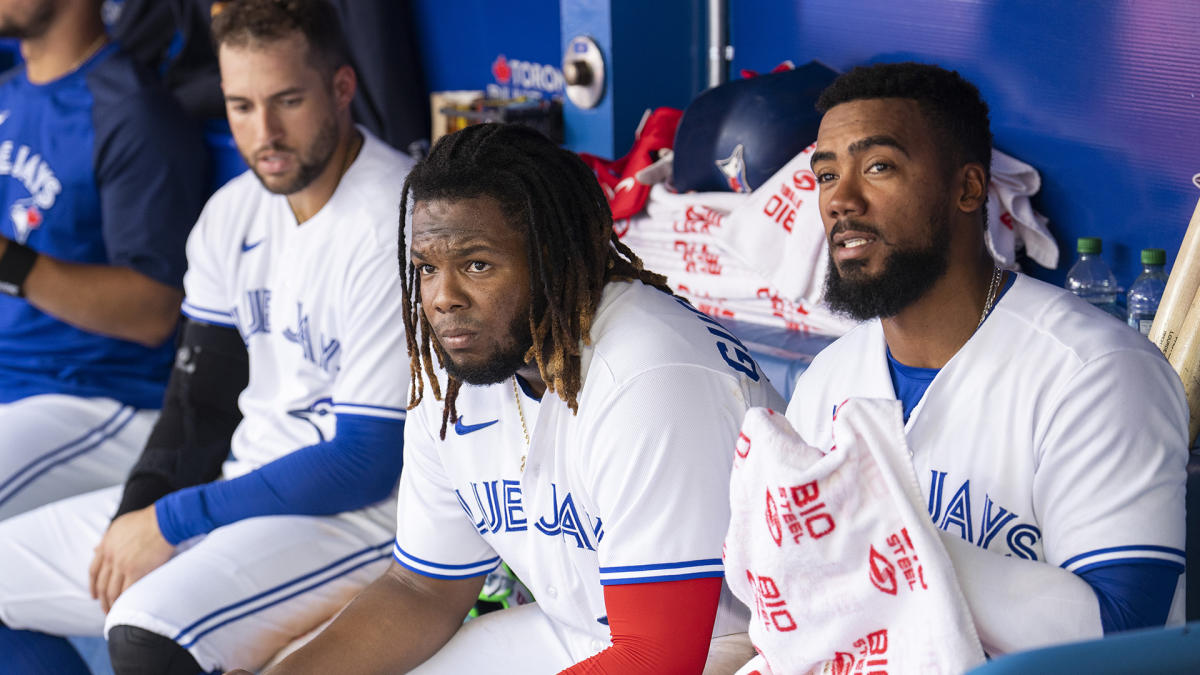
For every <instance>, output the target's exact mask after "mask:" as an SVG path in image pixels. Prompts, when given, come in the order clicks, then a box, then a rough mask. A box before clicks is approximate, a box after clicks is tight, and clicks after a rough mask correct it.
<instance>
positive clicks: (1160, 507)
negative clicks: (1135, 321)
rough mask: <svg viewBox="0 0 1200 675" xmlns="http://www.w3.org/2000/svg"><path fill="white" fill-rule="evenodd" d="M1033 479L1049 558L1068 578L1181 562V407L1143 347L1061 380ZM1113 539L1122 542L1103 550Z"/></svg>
mask: <svg viewBox="0 0 1200 675" xmlns="http://www.w3.org/2000/svg"><path fill="white" fill-rule="evenodd" d="M1056 399H1057V407H1056V409H1055V410H1054V412H1053V414H1051V415H1047V416H1046V419H1048V420H1049V423H1048V424H1047V427H1046V428H1045V429H1038V430H1036V433H1037V435H1038V436H1039V437H1040V438H1038V439H1037V442H1036V447H1038V448H1039V449H1040V454H1041V456H1040V457H1037V458H1035V459H1036V461H1037V462H1038V466H1037V470H1036V472H1035V474H1034V476H1033V506H1034V510H1035V512H1036V513H1037V514H1038V515H1039V520H1040V521H1041V523H1042V525H1043V528H1044V533H1043V534H1044V536H1045V539H1044V541H1043V546H1044V550H1045V554H1046V559H1047V561H1048V562H1050V563H1051V564H1054V565H1058V566H1061V567H1063V568H1065V569H1067V570H1070V571H1072V572H1075V573H1081V572H1085V571H1087V570H1088V569H1090V568H1092V567H1096V566H1101V565H1104V564H1105V563H1111V562H1113V561H1120V562H1146V561H1156V562H1159V563H1166V564H1170V565H1178V566H1179V567H1180V568H1182V565H1183V542H1184V521H1185V514H1184V490H1185V487H1184V483H1183V481H1180V480H1179V476H1181V475H1182V474H1183V473H1184V472H1185V471H1186V466H1187V452H1186V450H1185V448H1187V438H1186V431H1187V428H1188V408H1187V403H1186V399H1185V397H1184V395H1183V388H1182V384H1181V383H1180V381H1179V377H1178V375H1176V374H1175V372H1174V371H1173V370H1172V369H1171V368H1170V366H1169V365H1168V364H1167V362H1166V360H1165V359H1163V358H1161V356H1159V355H1158V354H1155V353H1151V352H1149V351H1144V352H1135V351H1132V350H1120V351H1114V352H1112V353H1111V354H1109V355H1107V356H1101V357H1099V358H1096V359H1094V360H1092V361H1090V362H1088V363H1087V364H1085V365H1084V366H1083V368H1081V369H1080V370H1079V371H1078V372H1077V373H1076V374H1075V375H1074V377H1072V378H1071V379H1070V381H1068V382H1066V383H1064V385H1063V388H1062V390H1061V393H1060V394H1059V395H1058V396H1057V397H1056ZM1114 539H1117V540H1118V541H1119V540H1125V545H1104V542H1113V540H1114Z"/></svg>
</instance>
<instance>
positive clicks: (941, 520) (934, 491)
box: [929, 471, 1042, 560]
mask: <svg viewBox="0 0 1200 675" xmlns="http://www.w3.org/2000/svg"><path fill="white" fill-rule="evenodd" d="M946 475H947V472H945V471H930V481H929V517H930V519H931V520H932V521H933V524H934V526H935V527H938V528H939V529H941V530H944V531H947V532H948V531H950V529H951V528H953V529H954V531H955V532H956V533H957V534H958V536H959V537H960V538H961V539H963V540H964V541H967V542H970V543H972V544H975V545H976V546H978V547H979V548H983V549H986V548H989V547H990V546H991V545H992V542H993V541H995V540H996V539H997V537H998V536H999V535H1000V534H1001V533H1003V532H1004V531H1005V530H1006V529H1007V530H1008V533H1007V535H1005V536H1004V537H1002V538H1001V541H1002V542H1003V543H1004V544H1005V545H1007V546H1008V553H1006V555H1015V556H1017V557H1020V558H1026V559H1028V560H1037V559H1038V558H1037V553H1036V546H1037V543H1038V541H1040V540H1041V538H1042V532H1041V530H1040V529H1038V528H1037V526H1035V525H1032V524H1030V523H1021V522H1018V515H1017V514H1016V513H1014V512H1013V511H1010V510H1009V509H1007V508H1005V507H1003V506H1001V505H1000V504H998V503H996V502H995V501H993V500H992V497H991V495H988V494H984V496H983V508H982V509H978V508H976V507H977V506H978V505H974V504H972V500H971V481H970V480H966V481H963V482H962V484H961V485H959V486H958V489H956V490H954V493H953V496H951V497H950V499H949V502H948V503H946V504H943V497H944V495H945V494H946V492H947V490H946ZM943 507H944V508H943ZM974 513H980V514H981V517H980V519H979V521H978V525H979V527H978V528H976V527H975V525H976V521H975V519H974V517H973V515H972V514H974ZM976 533H978V536H976Z"/></svg>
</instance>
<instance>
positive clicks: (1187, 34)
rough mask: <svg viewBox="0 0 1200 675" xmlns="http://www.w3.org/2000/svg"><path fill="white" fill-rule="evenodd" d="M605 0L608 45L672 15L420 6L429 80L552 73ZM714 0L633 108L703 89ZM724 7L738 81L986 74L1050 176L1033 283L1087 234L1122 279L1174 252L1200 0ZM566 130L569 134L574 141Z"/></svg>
mask: <svg viewBox="0 0 1200 675" xmlns="http://www.w3.org/2000/svg"><path fill="white" fill-rule="evenodd" d="M610 4H613V5H619V6H620V7H621V8H623V9H621V10H620V11H614V12H612V13H611V14H609V15H608V16H618V18H617V19H616V20H614V21H612V25H611V27H610V29H611V35H612V36H613V39H614V40H620V39H621V37H622V36H623V35H627V34H630V33H631V32H632V33H639V32H644V30H643V26H644V25H646V23H647V21H645V20H643V19H640V18H639V14H645V13H649V14H648V15H649V16H651V19H650V21H649V22H650V23H653V22H655V21H664V20H667V19H663V17H662V12H663V10H662V9H661V7H662V6H663V3H659V2H642V3H633V4H628V3H620V2H619V0H613V1H612V2H611V3H610V2H607V1H601V0H561V8H560V1H559V0H522V1H515V0H514V1H509V2H485V1H483V0H437V1H435V0H418V1H417V3H416V7H417V8H418V10H417V17H418V18H417V20H418V21H419V22H420V24H421V25H420V34H421V35H422V39H423V40H424V44H423V45H422V51H423V54H422V55H423V59H424V63H425V67H426V70H427V76H428V82H429V84H430V88H431V89H433V90H440V89H462V88H484V87H485V86H486V85H487V84H488V83H496V78H495V75H494V74H493V72H492V66H493V65H494V63H495V61H496V59H497V57H498V56H499V55H501V54H503V55H505V57H506V58H507V59H510V60H511V59H518V60H521V61H524V62H529V63H539V64H547V65H551V66H553V67H557V66H558V64H559V63H560V61H561V44H562V43H563V36H562V35H560V32H561V28H562V25H561V19H560V16H564V15H565V16H568V22H567V23H568V24H570V23H571V20H572V19H571V18H570V17H575V16H578V15H579V14H580V13H585V14H586V13H587V12H592V13H595V12H598V11H603V10H604V8H605V7H607V6H608V5H610ZM668 4H670V3H668ZM704 4H705V3H703V2H701V1H700V0H692V1H691V2H690V3H684V4H683V5H679V7H683V8H684V11H677V12H675V14H676V17H677V19H678V23H679V24H680V26H678V28H679V30H680V33H679V34H678V35H676V36H675V37H673V38H672V39H673V40H676V42H675V43H674V45H673V46H672V48H671V51H670V52H664V54H666V56H663V55H656V54H655V49H656V48H657V47H656V46H655V45H654V44H653V43H651V42H649V41H645V42H643V44H644V47H645V53H644V58H643V60H642V62H641V64H640V67H641V68H642V69H644V70H645V71H646V72H651V71H652V70H653V69H655V68H656V67H676V66H672V65H670V64H669V59H670V58H678V57H679V56H680V43H679V42H678V40H680V39H683V38H682V36H683V35H685V34H686V35H690V36H692V38H693V40H692V41H691V43H690V44H684V45H682V49H683V50H684V54H683V56H682V58H685V59H688V60H690V62H691V69H690V70H687V69H684V70H683V71H681V73H680V74H679V75H678V76H677V77H674V78H673V79H674V80H676V81H678V82H680V83H681V86H680V87H676V88H674V89H673V90H671V91H663V90H661V89H655V88H652V87H642V86H639V83H638V82H637V81H635V80H634V78H625V79H624V80H618V81H617V82H616V95H617V96H618V97H624V98H623V99H619V100H621V101H622V102H623V104H624V106H625V107H626V108H628V109H636V110H637V111H638V112H640V110H641V109H642V108H646V107H653V106H658V105H673V106H676V107H678V106H680V105H683V104H685V103H686V100H687V99H689V98H690V97H691V96H692V95H694V94H695V93H698V92H699V90H700V88H701V87H702V81H700V80H698V79H697V78H696V77H695V73H697V72H702V69H703V63H702V60H703V54H704V45H703V44H702V40H703V36H704V33H703V25H702V24H703V8H704ZM639 6H640V7H639ZM630 7H632V8H633V9H630ZM729 14H730V16H729V21H730V42H731V43H732V45H733V47H734V58H733V62H732V67H731V72H732V73H734V74H736V73H737V71H738V69H741V68H749V69H753V70H759V71H764V70H769V69H770V68H771V67H773V66H774V65H775V64H777V63H779V62H780V61H783V60H784V59H792V60H793V61H795V62H797V63H803V62H806V61H809V60H812V59H817V60H820V61H823V62H824V63H826V64H827V65H829V66H832V67H833V68H836V69H839V70H844V69H848V68H850V67H853V66H854V65H858V64H865V63H876V62H881V61H893V60H916V61H925V62H936V63H939V64H942V65H944V66H947V67H950V68H954V69H957V70H959V71H960V72H962V73H963V74H964V75H965V76H967V77H968V78H970V79H971V80H973V81H974V82H976V83H977V84H978V85H979V86H980V88H981V90H982V91H983V94H984V96H985V97H986V98H987V100H988V101H989V103H990V104H991V106H992V128H993V131H994V133H995V136H996V145H997V147H999V148H1000V149H1002V150H1004V151H1006V152H1008V153H1010V154H1012V155H1014V156H1016V157H1018V158H1020V159H1022V160H1025V161H1027V162H1029V163H1030V164H1032V165H1034V166H1035V167H1036V168H1037V169H1038V170H1039V171H1040V172H1041V174H1042V179H1043V187H1042V191H1041V193H1040V194H1039V195H1038V197H1037V198H1036V199H1035V201H1034V205H1035V207H1036V208H1037V209H1038V210H1039V211H1041V212H1042V213H1044V214H1046V215H1047V216H1048V217H1049V218H1050V221H1051V222H1050V227H1051V230H1052V231H1053V232H1054V234H1055V236H1056V238H1057V240H1058V244H1059V248H1060V250H1061V256H1060V263H1059V267H1058V269H1056V270H1043V269H1040V268H1037V267H1036V265H1033V264H1032V263H1029V264H1027V271H1029V272H1031V273H1033V274H1034V275H1036V276H1039V277H1041V278H1043V279H1046V280H1048V281H1052V282H1054V283H1061V282H1062V280H1063V278H1064V276H1065V274H1066V268H1067V266H1069V264H1070V262H1071V260H1072V259H1073V257H1074V242H1075V238H1076V237H1079V236H1088V235H1096V236H1100V237H1103V238H1104V240H1105V258H1106V259H1108V261H1109V262H1110V264H1111V265H1112V266H1113V268H1114V271H1115V273H1116V274H1117V276H1118V279H1119V281H1120V282H1121V283H1122V285H1126V286H1127V285H1128V284H1129V283H1130V282H1131V280H1132V278H1133V277H1134V276H1135V275H1136V273H1137V271H1138V262H1137V256H1138V252H1139V250H1140V249H1141V248H1143V247H1151V246H1154V247H1160V248H1164V249H1166V250H1167V253H1168V264H1169V263H1170V262H1172V261H1173V259H1174V255H1175V253H1176V250H1177V249H1178V246H1179V242H1180V241H1181V240H1182V238H1183V232H1184V230H1185V228H1186V226H1187V222H1188V219H1189V218H1190V216H1191V213H1192V210H1193V208H1194V207H1195V206H1196V201H1197V198H1200V190H1198V189H1197V187H1196V186H1195V185H1194V184H1193V176H1194V175H1196V174H1197V173H1200V160H1198V159H1196V157H1195V155H1196V153H1197V151H1198V150H1200V100H1198V99H1197V94H1198V93H1200V40H1197V39H1196V36H1197V35H1200V2H1198V1H1196V0H906V1H905V2H891V1H889V0H730V2H729ZM697 17H700V18H699V19H697ZM572 27H573V28H575V29H576V30H578V27H577V26H572ZM608 29H609V28H605V27H604V26H599V28H598V30H608ZM567 37H569V36H567ZM668 57H669V58H668ZM660 64H668V65H665V66H662V65H660ZM501 72H503V71H501ZM527 79H528V78H527ZM543 79H544V80H545V79H546V78H543ZM630 97H632V98H633V100H630ZM628 117H629V116H628V115H626V116H625V117H623V118H621V117H618V118H617V119H608V118H605V119H602V120H599V121H596V120H587V119H585V120H583V123H592V122H597V123H602V124H608V125H611V126H612V127H613V129H612V132H611V133H612V138H613V141H612V147H613V151H612V152H610V153H600V154H608V155H610V156H611V155H619V154H622V153H624V152H625V150H626V149H627V148H628V145H629V143H630V142H631V141H632V135H633V125H634V124H636V119H633V120H632V123H631V122H630V120H629V119H628ZM576 121H577V122H578V120H576ZM571 122H572V120H571V118H570V116H568V125H570V124H571ZM626 127H627V128H626ZM571 138H572V136H571V132H570V130H568V145H572V143H571ZM576 145H577V144H576ZM572 147H575V146H574V145H573V146H572ZM575 149H588V148H586V147H575ZM590 151H593V152H594V151H595V149H591V150H590Z"/></svg>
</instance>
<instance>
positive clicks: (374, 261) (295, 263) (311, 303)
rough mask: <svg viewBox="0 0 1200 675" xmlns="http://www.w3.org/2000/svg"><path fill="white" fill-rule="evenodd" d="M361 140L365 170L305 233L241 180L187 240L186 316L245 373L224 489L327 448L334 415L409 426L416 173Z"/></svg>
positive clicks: (351, 173) (284, 209)
mask: <svg viewBox="0 0 1200 675" xmlns="http://www.w3.org/2000/svg"><path fill="white" fill-rule="evenodd" d="M359 131H360V132H361V133H362V134H363V138H364V141H363V145H362V149H361V150H360V152H359V155H358V157H357V158H356V159H355V161H354V163H353V164H351V165H350V168H349V169H348V170H347V171H346V174H345V175H344V176H343V177H342V180H341V182H340V183H339V184H338V187H337V190H336V191H335V192H334V194H333V196H332V197H331V198H330V199H329V201H328V202H327V203H326V204H325V206H324V207H323V208H322V209H321V210H320V211H319V212H317V214H316V215H314V216H313V217H312V218H310V219H309V220H307V221H305V222H304V223H303V224H301V225H299V226H297V225H296V217H295V215H293V213H292V210H291V207H290V206H289V205H288V202H287V198H286V197H285V196H283V195H277V194H272V193H270V192H267V191H266V190H264V189H263V188H262V184H261V183H260V182H259V181H258V178H257V177H255V176H254V175H253V174H252V173H250V172H246V173H245V174H243V175H241V176H239V177H237V178H235V179H233V180H232V181H230V182H229V183H228V184H227V185H226V186H225V187H223V188H222V189H221V190H219V191H218V192H217V193H216V195H214V196H213V198H212V199H211V200H209V202H208V205H207V206H205V208H204V212H203V213H202V214H201V215H200V220H199V222H197V224H196V227H195V229H194V230H192V234H191V237H190V238H189V240H188V250H187V253H188V261H189V269H188V272H187V275H186V276H185V277H184V289H185V291H186V299H185V300H184V303H183V312H184V314H186V315H187V316H188V317H190V318H192V319H196V320H198V321H204V322H207V323H213V324H218V325H224V326H230V327H235V328H237V329H238V331H239V332H240V333H241V335H242V339H243V340H244V341H245V342H246V349H247V351H248V353H249V359H250V380H249V384H248V385H247V386H246V389H245V390H244V391H243V392H242V394H241V396H240V398H239V399H238V405H239V407H240V408H241V410H242V414H243V416H244V418H243V420H242V422H241V424H240V425H238V428H237V431H236V432H235V433H234V435H233V440H232V452H233V459H232V460H231V461H230V462H229V463H228V464H227V465H226V467H225V476H226V477H227V478H228V477H232V476H236V475H239V474H242V473H245V472H246V471H249V470H251V469H253V468H255V467H257V466H261V465H263V464H265V463H267V462H269V461H271V460H273V459H276V458H278V457H280V456H282V455H285V454H287V453H290V452H292V451H293V450H296V449H297V448H302V447H305V446H309V445H312V444H314V443H318V442H321V441H325V440H329V439H331V438H332V437H333V434H334V421H335V418H334V414H331V413H337V414H353V415H366V416H371V417H381V418H385V419H404V409H405V406H406V405H407V391H406V390H407V387H408V351H407V345H406V344H405V340H404V333H403V325H404V322H403V320H402V317H401V303H400V297H401V295H400V294H401V290H400V276H399V271H398V270H399V266H398V265H399V263H398V262H397V261H398V257H397V247H398V243H397V242H398V230H397V228H398V225H399V222H400V218H399V204H400V193H401V188H402V186H403V177H404V174H406V173H407V172H408V170H409V169H410V168H411V166H412V160H411V159H410V158H409V157H408V156H407V155H403V154H401V153H399V152H397V151H395V150H393V149H392V148H390V147H388V146H387V145H385V144H384V143H383V142H382V141H380V140H378V139H376V138H375V137H374V136H372V135H371V134H370V133H369V132H368V131H366V130H365V129H362V128H360V129H359Z"/></svg>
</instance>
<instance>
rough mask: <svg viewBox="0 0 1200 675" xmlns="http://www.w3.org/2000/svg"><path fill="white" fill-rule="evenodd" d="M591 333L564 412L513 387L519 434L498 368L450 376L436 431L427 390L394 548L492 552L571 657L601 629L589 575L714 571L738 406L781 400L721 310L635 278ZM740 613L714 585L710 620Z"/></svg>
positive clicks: (424, 569) (426, 561) (466, 568)
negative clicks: (453, 416)
mask: <svg viewBox="0 0 1200 675" xmlns="http://www.w3.org/2000/svg"><path fill="white" fill-rule="evenodd" d="M591 339H592V344H591V346H586V347H584V349H583V357H582V369H583V373H584V380H583V387H582V390H581V391H580V394H579V398H578V402H579V409H578V414H575V415H573V414H572V413H571V411H570V409H569V408H568V407H567V405H566V404H565V403H564V402H563V401H562V400H561V399H560V398H559V397H558V396H557V395H556V394H554V393H551V392H547V393H546V395H545V396H544V397H543V398H542V400H541V402H540V404H539V402H538V401H537V400H535V399H533V398H531V397H530V396H528V395H527V394H525V393H522V394H521V395H520V405H521V409H522V410H521V412H523V413H524V417H525V422H526V425H527V427H528V428H529V432H530V436H531V439H530V440H531V443H530V446H529V447H528V448H527V447H526V445H525V438H524V434H523V432H522V427H521V420H520V412H519V411H518V409H517V397H516V396H515V395H514V391H513V385H514V381H513V380H511V379H510V380H506V381H504V382H501V383H499V384H495V385H490V386H483V387H475V386H464V387H463V388H462V390H461V391H460V392H459V395H458V401H457V409H458V412H459V413H460V414H461V417H460V418H459V419H458V420H456V423H455V424H454V426H453V428H448V429H447V432H446V439H445V440H444V441H442V440H439V439H438V430H439V427H440V425H441V414H442V402H441V401H437V400H435V399H433V398H432V397H430V396H427V397H426V398H425V399H424V400H423V401H422V403H421V404H420V405H419V406H418V407H417V408H416V409H414V410H413V411H411V415H410V417H409V420H408V423H407V426H406V428H405V447H404V453H405V455H404V461H405V464H404V466H405V469H404V473H403V475H402V476H401V480H400V496H399V504H398V524H397V529H398V531H397V536H396V546H395V550H394V556H395V558H396V560H397V561H399V563H400V564H401V565H404V566H405V567H407V568H408V569H410V570H413V571H415V572H418V573H420V574H424V575H427V576H432V577H437V578H465V577H471V576H476V575H481V574H485V573H487V572H488V571H489V570H490V569H492V568H493V567H495V566H496V565H497V564H498V562H499V560H500V559H501V558H503V560H504V561H505V562H506V563H508V565H509V566H510V567H511V568H512V570H513V571H514V572H515V573H516V574H517V576H519V577H520V579H521V580H522V581H523V582H524V583H525V584H526V585H527V586H528V587H529V589H530V590H531V591H532V592H533V594H534V595H535V596H536V597H537V601H538V605H539V606H540V607H541V610H542V611H543V612H545V613H546V614H547V615H548V616H549V617H550V618H551V620H553V621H554V622H555V624H556V625H558V626H559V627H560V628H561V629H563V631H562V632H563V633H564V634H567V635H570V636H573V637H574V638H577V639H568V640H566V642H567V648H568V651H570V653H571V657H572V658H573V659H574V660H576V661H578V660H581V659H583V658H586V657H587V656H590V655H591V654H594V653H596V652H598V651H600V650H602V649H604V648H605V647H606V646H608V644H609V631H608V625H607V622H608V620H607V615H606V611H605V607H604V596H603V586H605V585H609V584H629V583H648V582H657V581H669V580H677V579H692V578H698V577H718V576H722V575H723V566H722V563H721V543H722V539H723V537H724V533H725V529H726V527H727V525H728V522H729V504H728V490H729V470H730V466H731V463H732V457H733V449H734V445H735V441H736V439H737V434H738V428H739V426H740V423H741V419H742V416H743V415H744V414H745V411H746V409H747V408H749V407H751V406H768V407H775V408H777V409H778V408H779V407H780V406H781V405H782V403H783V402H782V400H781V399H780V397H779V395H778V394H777V393H776V392H775V390H774V389H773V388H772V387H771V385H770V383H769V382H768V381H767V379H766V377H764V376H763V375H762V373H761V371H759V370H758V367H757V364H755V363H754V361H753V359H751V358H750V356H749V354H748V353H747V352H746V350H745V349H744V348H743V347H742V345H741V343H740V342H738V340H737V339H736V338H734V337H733V336H732V335H730V334H729V333H728V332H726V331H725V329H724V328H722V327H721V326H720V324H718V323H717V322H715V321H714V320H712V319H711V318H709V317H707V316H705V315H704V314H702V313H700V312H699V311H697V310H694V309H691V308H690V307H689V306H688V305H686V304H685V303H683V302H682V301H680V300H677V299H676V298H673V297H671V296H669V295H667V294H665V293H662V292H660V291H658V290H656V289H653V288H651V287H648V286H644V285H643V284H641V283H640V282H633V283H626V282H614V283H610V284H609V285H608V286H607V287H606V288H605V290H604V295H603V298H602V301H601V303H600V306H599V309H598V311H597V314H596V318H595V321H594V323H593V324H592V330H591ZM523 457H524V458H526V459H525V471H524V473H523V474H522V472H521V463H522V458H523ZM747 621H748V613H747V612H746V610H745V608H744V607H742V606H741V605H740V604H739V603H737V601H736V600H735V599H733V598H732V596H731V595H730V594H729V593H728V590H727V589H726V590H725V592H724V593H723V595H722V602H721V610H720V611H719V612H718V616H717V625H716V626H715V630H714V635H724V634H728V633H731V632H743V631H745V630H746V626H747Z"/></svg>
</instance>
